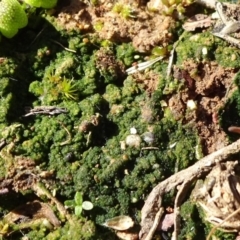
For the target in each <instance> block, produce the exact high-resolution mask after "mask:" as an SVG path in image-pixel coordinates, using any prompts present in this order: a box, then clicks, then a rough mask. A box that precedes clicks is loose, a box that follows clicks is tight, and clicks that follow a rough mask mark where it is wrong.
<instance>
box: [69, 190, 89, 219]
mask: <svg viewBox="0 0 240 240" xmlns="http://www.w3.org/2000/svg"><path fill="white" fill-rule="evenodd" d="M64 205H65V206H66V207H67V208H74V214H75V215H76V216H77V217H80V216H81V214H82V210H86V211H89V210H92V209H93V204H92V203H91V202H89V201H83V196H82V194H81V193H80V192H76V193H75V196H74V199H73V200H66V201H65V202H64Z"/></svg>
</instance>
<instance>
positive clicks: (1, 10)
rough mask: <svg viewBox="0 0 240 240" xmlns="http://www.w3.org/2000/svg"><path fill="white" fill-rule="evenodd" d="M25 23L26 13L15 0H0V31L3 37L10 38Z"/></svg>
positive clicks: (26, 21) (26, 20)
mask: <svg viewBox="0 0 240 240" xmlns="http://www.w3.org/2000/svg"><path fill="white" fill-rule="evenodd" d="M27 23H28V19H27V15H26V13H25V12H24V10H23V8H22V6H21V4H20V3H19V2H18V1H17V0H2V1H1V2H0V31H1V33H2V34H3V35H4V36H5V37H7V38H12V37H13V36H14V35H15V34H17V32H18V29H19V28H23V27H25V26H26V25H27Z"/></svg>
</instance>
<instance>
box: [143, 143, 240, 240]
mask: <svg viewBox="0 0 240 240" xmlns="http://www.w3.org/2000/svg"><path fill="white" fill-rule="evenodd" d="M239 151H240V139H239V140H237V141H236V142H234V143H232V144H230V145H228V146H226V147H224V148H222V149H220V150H218V151H216V152H213V153H211V154H209V155H208V156H206V157H204V158H202V159H201V160H199V161H198V162H196V163H195V164H194V165H193V166H190V167H189V168H187V169H184V170H182V171H180V172H177V173H175V174H174V175H172V176H171V177H169V178H167V179H166V180H164V181H162V182H160V183H159V184H158V185H157V186H156V187H154V188H153V190H152V192H151V193H150V194H149V196H148V198H147V200H146V201H145V204H144V206H143V208H142V211H141V213H142V218H141V226H142V228H141V231H140V233H139V236H140V239H145V237H144V236H146V235H147V234H148V232H149V231H150V229H151V226H152V225H153V222H154V218H155V216H154V214H153V212H156V211H158V209H160V208H161V201H159V200H160V199H161V198H162V196H163V195H164V194H165V193H167V192H169V191H170V190H171V189H173V188H175V187H176V186H177V185H179V184H182V183H183V182H184V181H185V180H186V179H197V178H199V177H201V176H202V174H203V173H207V172H209V171H210V170H211V169H212V167H213V166H214V165H216V163H220V162H224V161H226V160H227V158H229V156H231V155H233V154H236V153H238V152H239Z"/></svg>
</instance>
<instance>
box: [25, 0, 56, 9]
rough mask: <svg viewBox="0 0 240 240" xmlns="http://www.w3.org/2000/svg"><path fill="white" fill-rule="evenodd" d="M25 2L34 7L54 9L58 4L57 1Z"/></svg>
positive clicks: (30, 0) (34, 0)
mask: <svg viewBox="0 0 240 240" xmlns="http://www.w3.org/2000/svg"><path fill="white" fill-rule="evenodd" d="M25 2H26V3H27V4H29V5H31V6H33V7H42V8H53V7H55V6H56V4H57V0H25Z"/></svg>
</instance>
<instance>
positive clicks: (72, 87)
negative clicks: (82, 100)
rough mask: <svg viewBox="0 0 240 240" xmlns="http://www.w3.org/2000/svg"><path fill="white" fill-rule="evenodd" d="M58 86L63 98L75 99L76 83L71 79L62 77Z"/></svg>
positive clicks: (76, 95) (76, 96)
mask: <svg viewBox="0 0 240 240" xmlns="http://www.w3.org/2000/svg"><path fill="white" fill-rule="evenodd" d="M58 87H59V90H60V92H61V93H62V94H63V96H64V97H65V98H67V99H72V100H77V98H78V93H77V84H76V83H74V81H73V79H71V80H68V79H66V78H65V77H64V78H63V80H62V82H61V83H59V85H58Z"/></svg>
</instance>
